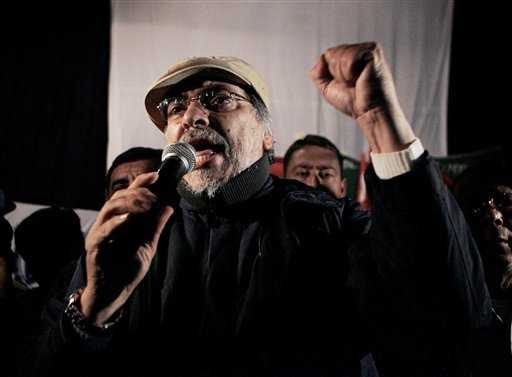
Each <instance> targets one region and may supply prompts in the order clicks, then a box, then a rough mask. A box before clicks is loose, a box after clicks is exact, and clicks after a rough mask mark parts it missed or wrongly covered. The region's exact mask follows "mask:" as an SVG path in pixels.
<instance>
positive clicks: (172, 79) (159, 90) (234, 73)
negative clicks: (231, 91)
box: [144, 56, 270, 132]
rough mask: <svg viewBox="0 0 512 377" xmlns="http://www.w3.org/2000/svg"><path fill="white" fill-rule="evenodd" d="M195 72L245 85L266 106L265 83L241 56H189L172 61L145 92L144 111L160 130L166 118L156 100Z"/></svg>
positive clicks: (210, 77) (267, 100)
mask: <svg viewBox="0 0 512 377" xmlns="http://www.w3.org/2000/svg"><path fill="white" fill-rule="evenodd" d="M199 75H204V77H205V80H208V79H209V80H225V81H226V82H230V83H234V84H236V85H240V86H241V87H242V88H244V89H246V88H249V89H250V90H252V91H254V93H255V94H256V95H257V96H258V97H259V98H260V99H261V101H262V102H263V104H264V105H265V106H266V107H267V109H268V108H269V102H270V101H269V96H268V90H267V85H266V84H265V82H264V81H263V78H262V77H261V76H260V75H259V73H258V72H256V70H255V69H254V68H253V67H251V66H250V65H249V64H248V63H246V62H245V61H243V60H242V59H240V58H236V57H232V56H210V57H194V58H189V59H185V60H182V61H180V62H178V63H176V64H174V65H172V66H171V67H170V68H169V69H168V70H167V72H166V73H165V74H164V75H163V76H162V77H160V79H158V81H157V82H156V83H155V84H153V86H152V87H151V88H150V89H149V91H148V93H147V95H146V99H145V101H144V103H145V105H146V111H147V113H148V115H149V117H150V118H151V120H152V121H153V123H154V124H155V125H156V126H157V127H158V128H159V129H160V131H162V132H163V130H164V128H165V125H166V122H165V121H164V120H163V119H162V116H161V115H160V111H159V110H158V109H157V106H158V104H159V103H160V102H161V101H162V100H163V99H164V98H165V96H166V95H168V93H169V92H170V91H172V89H173V88H174V87H176V86H177V85H178V84H181V83H183V82H185V81H186V80H190V79H192V78H193V77H196V76H199Z"/></svg>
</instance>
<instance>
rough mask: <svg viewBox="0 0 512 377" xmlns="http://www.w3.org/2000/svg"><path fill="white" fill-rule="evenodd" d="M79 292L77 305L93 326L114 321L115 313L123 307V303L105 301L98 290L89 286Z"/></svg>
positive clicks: (102, 325)
mask: <svg viewBox="0 0 512 377" xmlns="http://www.w3.org/2000/svg"><path fill="white" fill-rule="evenodd" d="M77 292H78V293H79V295H78V297H77V298H78V300H77V302H76V304H75V305H76V306H77V308H78V309H79V310H80V312H81V313H82V314H83V316H84V318H85V319H86V320H87V322H88V323H90V324H91V325H93V326H96V327H100V328H102V327H104V326H105V325H106V324H108V323H110V322H112V318H113V317H115V316H114V314H115V313H116V312H118V311H119V309H120V308H121V307H122V304H117V302H116V301H114V302H112V303H109V304H106V303H104V301H105V300H101V298H100V295H99V294H98V292H97V291H96V290H95V289H94V288H90V287H89V286H87V287H85V288H84V289H83V290H82V291H80V290H79V291H77Z"/></svg>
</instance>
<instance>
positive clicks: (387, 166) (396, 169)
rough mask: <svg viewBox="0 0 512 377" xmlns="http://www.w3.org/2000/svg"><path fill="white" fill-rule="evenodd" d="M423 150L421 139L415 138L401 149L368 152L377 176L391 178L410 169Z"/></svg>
mask: <svg viewBox="0 0 512 377" xmlns="http://www.w3.org/2000/svg"><path fill="white" fill-rule="evenodd" d="M424 151H425V149H424V148H423V145H422V144H421V141H420V140H419V139H416V140H414V141H413V142H412V144H411V145H409V147H408V148H407V149H404V150H403V151H399V152H391V153H370V156H371V159H372V163H373V168H374V170H375V173H376V174H377V177H379V178H380V179H391V178H393V177H396V176H399V175H401V174H404V173H407V172H408V171H410V170H411V167H412V163H413V161H414V160H416V159H417V158H418V157H420V156H421V155H422V154H423V152H424Z"/></svg>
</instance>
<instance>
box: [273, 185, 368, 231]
mask: <svg viewBox="0 0 512 377" xmlns="http://www.w3.org/2000/svg"><path fill="white" fill-rule="evenodd" d="M274 198H275V200H276V202H277V203H275V204H276V207H278V208H279V212H280V214H281V215H282V216H283V217H284V218H285V220H286V221H287V222H288V223H289V224H290V225H293V226H294V227H295V228H299V229H308V230H317V231H320V232H321V233H328V234H334V233H340V232H343V233H345V231H350V232H353V231H356V232H358V233H359V232H362V231H363V229H364V228H365V225H366V224H367V223H368V221H369V216H368V214H367V212H366V211H364V210H362V209H361V208H360V206H359V205H358V203H357V202H355V201H354V200H352V199H350V198H342V199H336V198H334V197H333V196H332V195H331V194H330V193H328V192H326V191H323V190H319V189H314V188H311V187H309V186H307V185H305V184H303V183H302V182H299V181H295V180H289V179H281V178H277V179H275V180H274ZM355 224H361V226H359V225H358V226H357V227H354V225H355ZM356 228H357V229H359V230H356Z"/></svg>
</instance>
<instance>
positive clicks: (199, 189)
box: [183, 161, 230, 197]
mask: <svg viewBox="0 0 512 377" xmlns="http://www.w3.org/2000/svg"><path fill="white" fill-rule="evenodd" d="M229 177H230V176H229V172H228V171H226V169H224V168H223V166H222V165H221V166H218V165H217V164H215V163H214V162H213V161H211V162H210V163H207V164H204V165H203V166H202V167H200V168H198V169H197V168H196V169H194V170H193V171H192V172H190V173H188V174H187V175H185V176H184V177H183V180H184V182H185V184H186V186H187V187H188V189H189V190H190V191H192V192H193V193H195V194H198V195H201V194H203V193H206V194H207V195H208V196H209V197H212V196H214V195H215V193H216V192H217V190H218V189H219V188H220V187H222V186H223V185H224V184H225V183H226V182H227V181H228V180H229Z"/></svg>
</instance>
